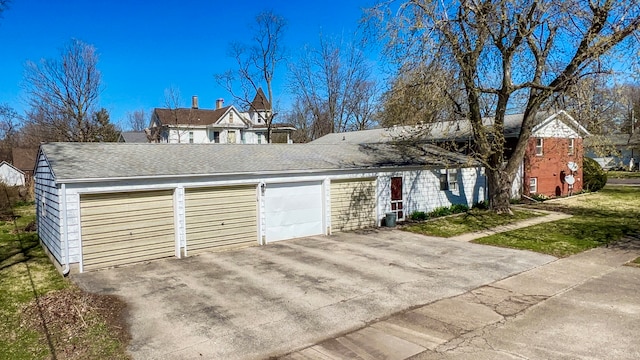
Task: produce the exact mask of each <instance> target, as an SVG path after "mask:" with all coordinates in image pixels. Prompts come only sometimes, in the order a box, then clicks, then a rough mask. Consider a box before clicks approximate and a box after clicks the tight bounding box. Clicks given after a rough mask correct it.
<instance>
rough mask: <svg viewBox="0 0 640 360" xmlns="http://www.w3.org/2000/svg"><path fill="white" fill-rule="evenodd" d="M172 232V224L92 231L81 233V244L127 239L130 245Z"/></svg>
mask: <svg viewBox="0 0 640 360" xmlns="http://www.w3.org/2000/svg"><path fill="white" fill-rule="evenodd" d="M169 232H173V226H163V227H159V228H157V229H153V230H148V231H144V229H142V230H140V231H136V232H134V231H127V230H120V231H113V232H109V231H101V232H95V231H94V232H93V233H87V232H84V233H83V239H82V244H83V245H91V244H96V243H99V244H102V243H107V244H113V243H117V242H119V241H127V242H130V243H131V244H132V245H135V244H136V243H137V242H138V241H143V240H144V239H146V238H152V239H153V238H158V237H163V236H164V235H165V234H167V233H169Z"/></svg>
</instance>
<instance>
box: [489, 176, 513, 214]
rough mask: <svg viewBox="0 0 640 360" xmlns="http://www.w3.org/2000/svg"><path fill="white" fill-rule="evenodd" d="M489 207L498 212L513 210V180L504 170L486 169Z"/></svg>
mask: <svg viewBox="0 0 640 360" xmlns="http://www.w3.org/2000/svg"><path fill="white" fill-rule="evenodd" d="M486 174H487V181H488V184H487V185H488V192H489V196H488V197H489V208H490V209H491V210H493V211H495V212H496V213H498V214H504V213H506V214H513V213H512V212H511V202H510V200H511V185H512V183H513V181H512V180H511V179H512V177H511V176H509V175H508V174H507V173H506V172H505V171H504V170H492V169H486Z"/></svg>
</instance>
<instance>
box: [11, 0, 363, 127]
mask: <svg viewBox="0 0 640 360" xmlns="http://www.w3.org/2000/svg"><path fill="white" fill-rule="evenodd" d="M372 2H373V1H372V0H342V1H339V0H323V1H300V2H297V1H290V0H289V1H287V0H272V1H268V0H264V1H255V0H237V1H204V0H184V1H168V0H157V1H136V0H130V1H122V0H113V1H102V0H95V1H93V0H13V2H12V3H11V4H10V8H9V9H8V10H7V11H5V12H4V13H3V17H2V18H1V19H0V49H2V50H1V55H0V103H8V104H9V105H10V106H11V107H13V108H14V109H16V110H17V111H18V112H19V113H23V112H24V110H25V108H26V105H25V94H24V93H23V90H22V88H21V84H22V77H23V70H24V63H25V62H26V61H27V60H33V61H37V60H39V59H41V58H56V57H58V55H59V49H60V48H61V47H62V46H63V45H65V43H67V42H68V41H69V40H70V39H71V38H76V39H79V40H82V41H84V42H86V43H89V44H93V45H94V46H95V47H96V48H97V50H98V54H99V56H100V60H99V69H100V71H101V72H102V80H103V85H104V91H103V92H102V95H101V99H100V100H101V101H100V104H101V106H103V107H105V108H107V109H108V110H109V112H110V113H111V118H112V120H114V121H116V122H119V121H120V120H124V119H125V117H126V114H127V112H132V111H134V110H137V109H145V111H147V112H148V111H150V110H151V109H152V108H154V107H162V106H164V90H165V89H166V88H169V87H170V86H174V87H177V88H178V89H179V90H180V93H181V97H182V101H183V105H184V106H189V104H190V100H191V96H192V95H198V97H199V103H200V107H201V108H205V107H213V106H214V104H215V100H216V99H217V98H224V99H225V100H226V104H229V102H230V100H231V96H230V95H229V94H227V93H226V92H225V90H224V89H222V88H220V87H219V86H218V85H217V84H216V82H215V80H214V78H213V74H215V73H220V72H223V71H225V70H227V69H229V68H231V67H233V64H234V63H233V60H232V59H230V58H228V57H227V49H228V44H229V42H232V41H240V42H248V41H249V40H250V35H251V34H250V33H249V32H248V31H247V29H248V25H249V24H250V22H251V21H252V20H253V18H254V17H255V15H256V14H257V13H259V12H261V11H263V10H272V11H274V12H275V13H277V14H280V15H282V16H283V17H285V18H286V19H287V21H288V28H287V31H286V33H285V39H284V40H285V41H284V42H285V45H286V47H287V48H288V50H289V53H290V54H291V56H290V59H292V60H293V59H295V57H296V56H297V54H298V52H299V50H300V48H301V47H302V46H303V45H305V44H310V45H315V44H317V42H318V38H319V34H320V33H322V34H323V35H326V36H336V37H340V36H345V37H349V36H351V34H352V33H353V32H354V31H355V30H357V27H358V21H359V19H360V18H361V16H362V8H363V7H368V6H370V5H371V4H372ZM372 60H374V61H375V59H372ZM279 74H280V78H279V79H277V81H276V82H275V83H274V92H275V93H274V97H275V98H276V100H277V101H279V102H280V104H281V105H285V106H286V104H287V102H288V96H287V94H286V93H285V89H284V84H283V81H282V80H283V77H284V76H285V75H286V73H285V71H284V69H282V70H281V71H280V73H279ZM125 123H126V121H123V123H122V125H125Z"/></svg>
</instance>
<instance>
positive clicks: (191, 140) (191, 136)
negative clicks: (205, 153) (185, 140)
mask: <svg viewBox="0 0 640 360" xmlns="http://www.w3.org/2000/svg"><path fill="white" fill-rule="evenodd" d="M189 144H193V131H189Z"/></svg>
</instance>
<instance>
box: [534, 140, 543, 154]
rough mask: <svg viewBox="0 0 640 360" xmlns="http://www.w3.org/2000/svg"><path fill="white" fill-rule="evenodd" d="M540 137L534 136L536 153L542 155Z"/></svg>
mask: <svg viewBox="0 0 640 360" xmlns="http://www.w3.org/2000/svg"><path fill="white" fill-rule="evenodd" d="M542 145H543V141H542V138H536V155H538V156H542Z"/></svg>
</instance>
